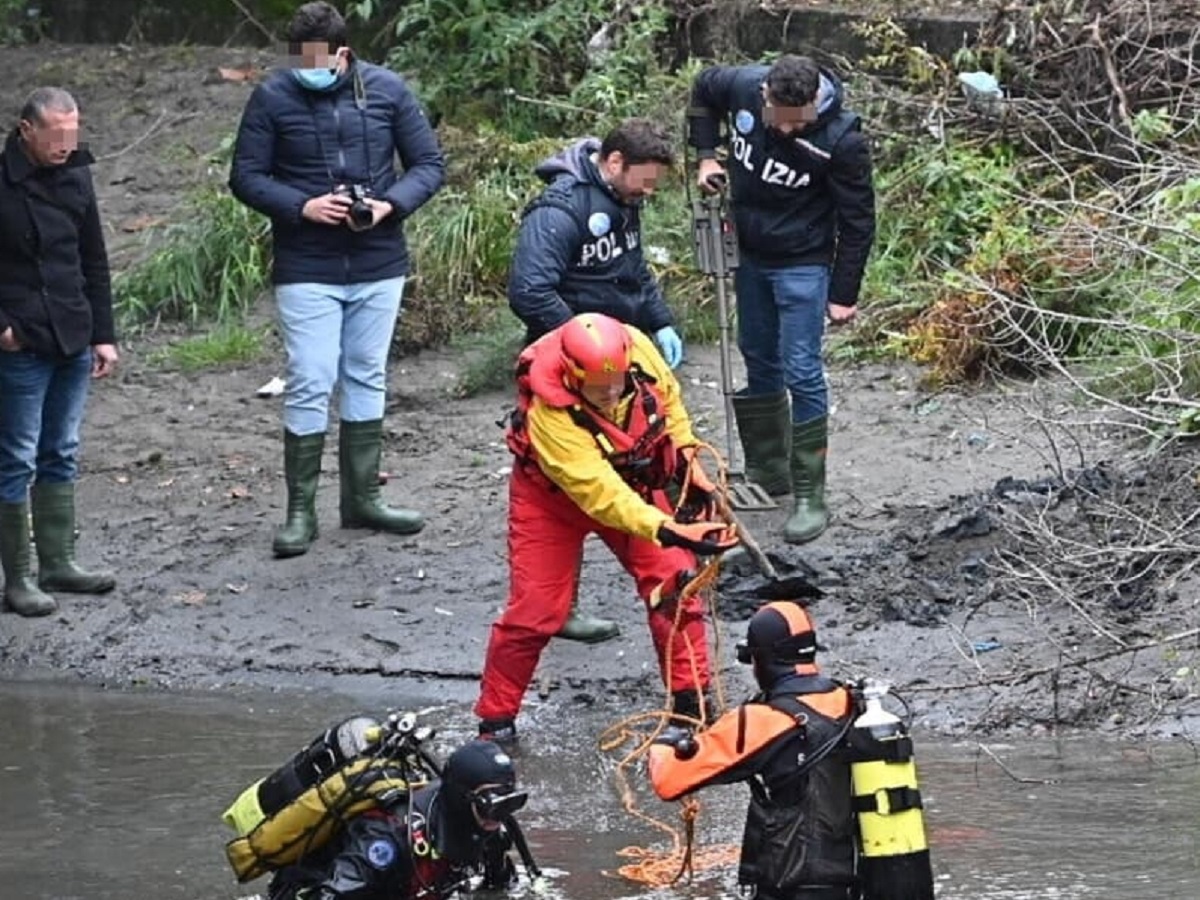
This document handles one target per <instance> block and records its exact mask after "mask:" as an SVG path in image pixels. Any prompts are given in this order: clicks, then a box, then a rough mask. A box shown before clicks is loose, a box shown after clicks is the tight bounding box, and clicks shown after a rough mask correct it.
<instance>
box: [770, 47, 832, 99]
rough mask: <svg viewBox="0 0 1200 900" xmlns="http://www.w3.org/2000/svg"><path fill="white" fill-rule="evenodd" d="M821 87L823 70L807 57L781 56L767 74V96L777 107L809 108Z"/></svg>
mask: <svg viewBox="0 0 1200 900" xmlns="http://www.w3.org/2000/svg"><path fill="white" fill-rule="evenodd" d="M820 87H821V70H820V68H819V67H818V66H817V64H816V63H815V62H813V61H812V60H811V59H809V58H808V57H807V56H792V55H790V54H788V55H784V56H781V57H779V59H777V60H775V62H774V63H773V64H772V65H771V68H770V70H768V72H767V95H768V97H769V98H770V100H771V102H772V103H773V104H775V105H776V106H807V105H808V104H810V103H812V102H813V100H815V99H816V97H817V91H818V90H819V89H820Z"/></svg>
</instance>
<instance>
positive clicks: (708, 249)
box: [692, 179, 778, 510]
mask: <svg viewBox="0 0 1200 900" xmlns="http://www.w3.org/2000/svg"><path fill="white" fill-rule="evenodd" d="M720 187H721V190H720V191H718V192H717V193H714V194H708V195H702V196H699V197H695V198H693V199H692V235H693V238H694V240H695V245H696V265H697V266H698V267H699V269H700V271H701V272H702V273H704V274H705V275H711V276H712V277H713V280H714V281H715V282H716V285H717V319H718V326H719V327H718V334H719V336H720V344H721V393H722V394H723V395H724V397H725V456H726V459H727V460H728V462H729V473H730V482H729V485H728V493H729V505H730V506H731V507H733V508H734V509H746V510H757V509H775V508H776V507H777V506H778V504H777V503H776V502H775V501H774V500H773V499H772V498H771V495H770V494H768V493H767V492H766V491H765V490H763V488H762V486H761V485H758V484H755V483H754V482H753V481H750V480H749V479H748V478H747V477H746V475H745V473H744V472H739V471H738V469H737V439H736V437H735V436H734V433H733V431H734V413H733V394H734V390H733V360H732V357H731V355H730V353H731V351H730V344H729V332H730V328H731V323H732V322H733V316H734V309H733V307H731V306H730V303H729V295H728V291H727V287H728V279H729V277H730V276H731V275H732V274H733V270H734V269H736V268H737V266H738V248H737V235H736V234H735V233H734V230H733V221H732V220H731V218H730V216H729V203H728V195H727V193H726V191H725V190H724V188H725V184H724V179H722V180H721V184H720ZM734 479H738V480H734Z"/></svg>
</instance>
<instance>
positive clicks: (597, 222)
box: [588, 212, 612, 237]
mask: <svg viewBox="0 0 1200 900" xmlns="http://www.w3.org/2000/svg"><path fill="white" fill-rule="evenodd" d="M611 230H612V220H611V219H609V217H608V213H602V212H598V213H592V214H591V215H590V216H588V231H590V232H591V233H592V237H603V236H604V235H606V234H608V233H609V231H611Z"/></svg>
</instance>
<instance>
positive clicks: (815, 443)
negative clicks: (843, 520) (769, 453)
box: [783, 416, 829, 544]
mask: <svg viewBox="0 0 1200 900" xmlns="http://www.w3.org/2000/svg"><path fill="white" fill-rule="evenodd" d="M828 449H829V419H828V417H826V416H822V417H821V418H819V419H813V420H812V421H811V422H803V423H801V424H799V425H793V426H792V485H793V489H792V493H793V495H794V496H795V498H796V507H795V509H794V510H793V511H792V515H791V516H790V517H789V518H788V520H787V524H786V525H784V526H783V539H784V540H785V541H787V542H788V543H789V544H803V543H806V542H808V541H811V540H813V539H814V538H816V537H817V536H818V535H820V533H821V532H822V531H824V530H825V526H826V525H828V524H829V512H828V511H827V510H826V508H825V456H826V453H827V452H828Z"/></svg>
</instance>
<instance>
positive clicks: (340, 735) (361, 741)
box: [258, 716, 383, 816]
mask: <svg viewBox="0 0 1200 900" xmlns="http://www.w3.org/2000/svg"><path fill="white" fill-rule="evenodd" d="M382 735H383V732H382V730H381V729H380V727H379V723H378V722H377V721H376V720H375V719H372V718H371V717H369V716H353V717H351V718H349V719H346V720H345V721H344V722H340V723H338V724H337V725H334V726H333V727H332V728H328V729H326V730H325V732H324V733H322V734H321V735H319V736H318V737H317V738H316V739H315V740H313V742H312V743H311V744H309V745H308V746H307V747H305V748H304V749H303V750H301V751H300V752H299V753H297V754H296V755H295V756H293V757H292V758H291V759H290V760H288V761H287V762H286V763H285V764H284V765H282V766H280V767H279V768H278V769H276V770H275V771H274V772H272V773H271V774H270V775H268V776H267V777H266V778H264V779H263V780H262V781H260V782H259V784H258V804H259V807H260V808H261V809H262V811H263V813H264V814H266V815H268V816H272V815H274V814H275V813H277V812H279V810H281V809H283V808H284V807H285V806H287V805H288V804H289V803H291V802H292V801H293V800H295V799H296V798H297V797H299V796H300V795H301V794H303V793H304V792H305V791H306V790H308V789H309V788H310V787H312V786H313V785H314V784H316V783H317V782H319V781H323V780H325V778H327V777H328V776H329V775H332V774H333V773H334V772H336V771H337V770H338V769H340V768H342V766H344V765H346V763H348V762H350V761H351V760H353V759H356V758H357V757H358V756H359V755H361V754H362V753H363V752H365V751H366V750H368V749H369V748H370V747H372V746H374V745H375V744H376V743H378V742H379V739H380V737H382Z"/></svg>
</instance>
